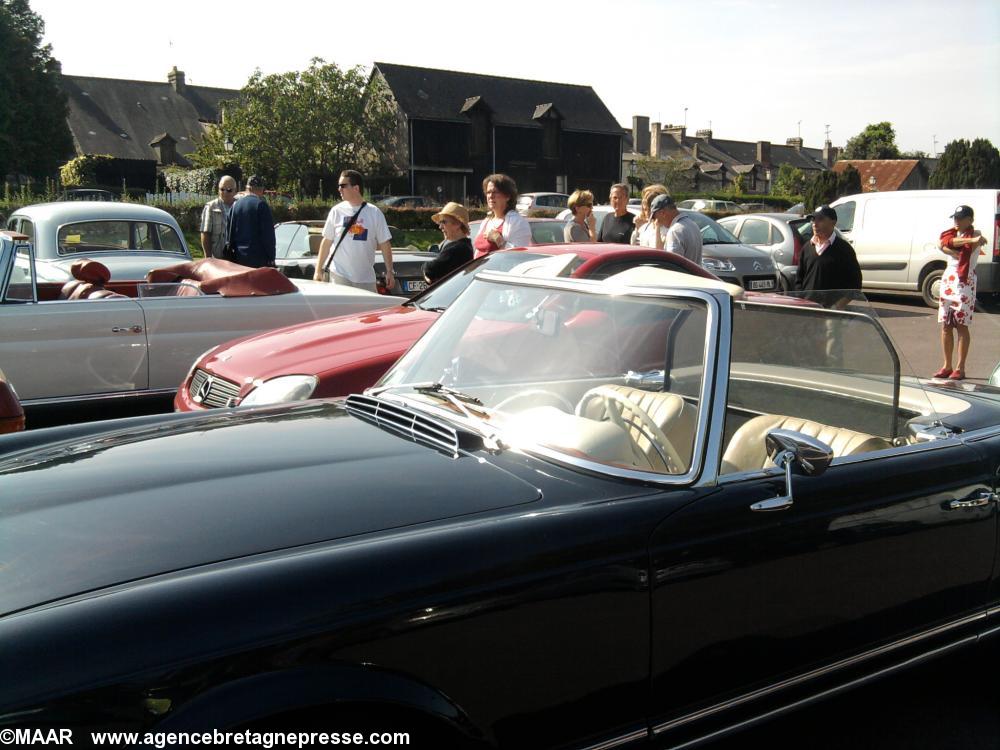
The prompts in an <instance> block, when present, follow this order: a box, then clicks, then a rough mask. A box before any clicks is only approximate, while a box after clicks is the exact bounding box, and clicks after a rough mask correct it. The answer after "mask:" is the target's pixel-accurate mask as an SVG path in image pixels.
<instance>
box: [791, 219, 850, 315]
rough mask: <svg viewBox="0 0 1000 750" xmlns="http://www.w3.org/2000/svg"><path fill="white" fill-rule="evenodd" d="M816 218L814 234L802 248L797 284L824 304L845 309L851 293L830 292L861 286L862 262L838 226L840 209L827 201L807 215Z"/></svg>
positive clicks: (810, 297)
mask: <svg viewBox="0 0 1000 750" xmlns="http://www.w3.org/2000/svg"><path fill="white" fill-rule="evenodd" d="M806 218H807V219H811V220H812V228H813V236H812V240H811V241H809V242H807V243H806V244H805V246H804V247H803V248H802V254H801V256H800V258H799V272H798V280H797V282H796V283H797V286H798V289H799V290H800V291H802V292H805V293H806V294H805V296H806V297H808V298H809V299H811V300H814V301H816V302H819V303H820V304H822V305H823V306H824V307H833V308H836V309H838V310H842V309H844V308H845V307H847V305H848V303H849V302H850V301H851V299H852V297H854V298H856V297H857V295H851V294H830V293H829V291H830V290H852V289H853V290H858V291H860V290H861V266H860V265H858V257H857V256H856V255H855V254H854V248H853V247H851V245H850V243H849V242H848V241H847V240H845V239H844V238H843V237H841V236H840V235H838V234H837V233H836V232H835V231H834V230H835V229H836V226H837V212H836V211H834V210H833V209H832V208H830V207H829V206H827V205H822V206H820V207H819V208H817V209H816V210H815V211H814V212H813V213H812V214H810V215H809V216H807V217H806Z"/></svg>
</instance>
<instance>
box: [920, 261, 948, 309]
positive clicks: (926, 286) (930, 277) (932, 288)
mask: <svg viewBox="0 0 1000 750" xmlns="http://www.w3.org/2000/svg"><path fill="white" fill-rule="evenodd" d="M942 276H944V269H943V268H933V269H931V270H930V271H928V272H927V275H926V276H924V278H923V280H922V281H921V282H920V295H921V296H922V297H923V298H924V304H925V305H927V306H928V307H935V308H936V307H937V306H938V292H939V290H940V286H941V277H942Z"/></svg>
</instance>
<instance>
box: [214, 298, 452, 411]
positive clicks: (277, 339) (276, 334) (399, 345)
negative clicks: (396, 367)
mask: <svg viewBox="0 0 1000 750" xmlns="http://www.w3.org/2000/svg"><path fill="white" fill-rule="evenodd" d="M438 315H439V313H436V312H428V311H426V310H420V309H418V308H416V307H412V306H408V307H405V306H399V307H388V308H385V309H384V310H377V311H375V312H368V313H357V314H354V315H343V316H341V317H338V318H327V319H325V320H317V321H311V322H308V323H301V324H299V325H294V326H289V327H288V328H279V329H277V330H274V331H267V332H266V333H259V334H256V335H254V336H249V337H247V338H244V339H238V340H237V341H235V342H231V343H229V344H226V345H224V346H223V347H222V348H220V349H218V350H216V351H215V352H213V353H212V354H211V355H209V356H208V357H207V358H206V359H204V360H203V361H202V362H201V364H200V365H199V366H201V367H204V368H205V369H207V370H209V371H211V372H213V373H214V374H216V375H220V376H222V377H224V378H226V379H228V380H231V381H234V382H237V383H240V384H244V383H246V382H247V379H248V378H251V379H260V380H268V379H270V378H273V377H277V376H279V375H302V374H304V375H317V376H318V377H319V378H320V385H319V387H317V389H316V392H315V394H314V395H315V396H316V397H321V396H335V395H343V393H344V392H346V391H344V390H343V389H334V390H333V391H332V392H328V391H329V387H330V386H329V384H327V387H326V388H324V384H326V381H328V380H329V379H331V378H333V377H334V376H337V375H341V374H345V373H346V372H347V371H354V370H364V369H367V368H368V367H370V366H371V365H372V364H373V363H376V362H386V361H387V363H386V365H385V368H383V369H386V368H387V367H388V365H389V364H391V363H392V362H395V361H396V360H397V359H398V358H399V357H400V356H401V355H402V354H403V352H405V351H406V350H407V349H409V348H410V345H411V344H413V342H414V341H416V340H417V339H418V338H419V337H420V336H421V335H422V334H423V332H424V331H426V330H427V329H428V328H430V326H431V324H432V323H433V322H434V321H435V320H437V319H438ZM379 374H381V373H379ZM368 385H371V383H366V384H365V386H363V387H367V386H368ZM351 387H352V388H353V387H356V386H354V385H352V386H351Z"/></svg>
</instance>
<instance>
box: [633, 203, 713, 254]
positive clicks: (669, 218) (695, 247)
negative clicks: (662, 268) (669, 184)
mask: <svg viewBox="0 0 1000 750" xmlns="http://www.w3.org/2000/svg"><path fill="white" fill-rule="evenodd" d="M639 244H640V245H641V246H643V247H655V248H658V249H661V250H666V251H667V252H668V253H677V254H678V255H682V256H684V257H685V258H687V259H688V260H689V261H691V262H692V263H697V264H698V265H699V266H700V265H701V230H700V229H699V228H698V224H697V223H695V220H694V219H692V218H691V217H690V216H688V215H686V214H683V213H681V211H680V209H679V208H677V204H676V203H674V199H673V198H672V197H670V196H669V195H658V196H656V197H655V198H653V201H652V202H651V203H650V204H649V221H648V222H647V223H646V224H645V226H643V228H642V229H641V230H640V233H639Z"/></svg>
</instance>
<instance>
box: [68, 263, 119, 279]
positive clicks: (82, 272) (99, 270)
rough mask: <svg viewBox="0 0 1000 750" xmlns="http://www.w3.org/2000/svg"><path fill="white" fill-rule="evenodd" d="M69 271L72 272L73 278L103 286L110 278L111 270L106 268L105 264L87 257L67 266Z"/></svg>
mask: <svg viewBox="0 0 1000 750" xmlns="http://www.w3.org/2000/svg"><path fill="white" fill-rule="evenodd" d="M69 271H70V273H71V274H73V278H74V279H78V280H80V281H86V282H87V283H89V284H96V285H97V286H104V285H105V284H107V283H108V281H110V279H111V271H109V270H108V267H107V266H106V265H104V264H103V263H98V262H97V261H96V260H90V259H89V258H84V259H83V260H78V261H76V263H74V264H73V265H71V266H70V267H69Z"/></svg>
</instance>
